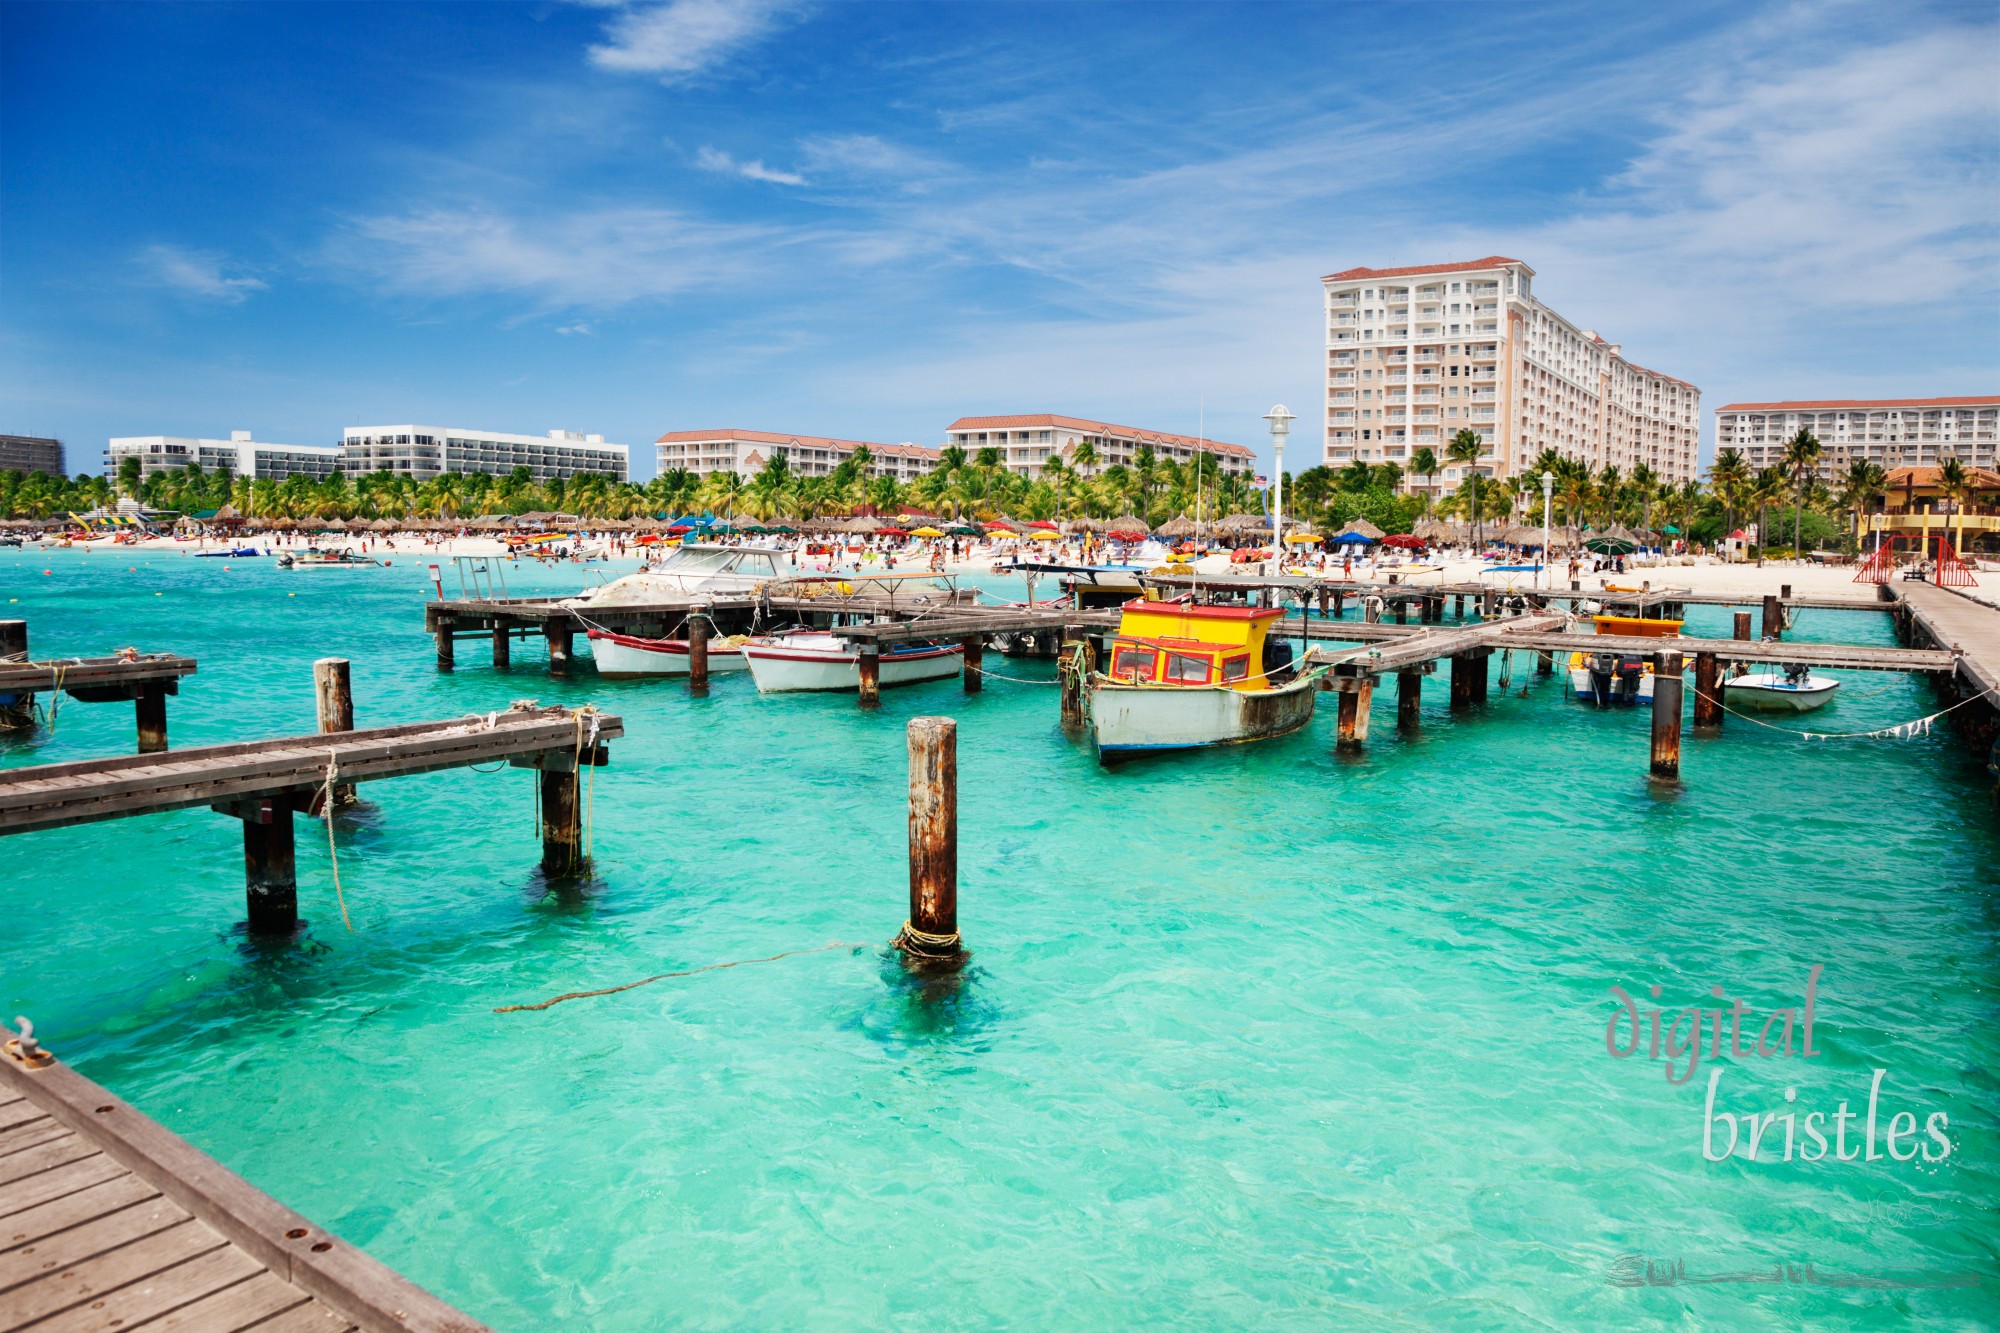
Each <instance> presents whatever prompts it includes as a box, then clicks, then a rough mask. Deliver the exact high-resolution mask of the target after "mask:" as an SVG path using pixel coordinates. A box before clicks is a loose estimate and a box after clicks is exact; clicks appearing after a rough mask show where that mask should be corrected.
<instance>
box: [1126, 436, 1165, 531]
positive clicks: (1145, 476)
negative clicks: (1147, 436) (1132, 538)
mask: <svg viewBox="0 0 2000 1333" xmlns="http://www.w3.org/2000/svg"><path fill="white" fill-rule="evenodd" d="M1158 466H1159V458H1158V456H1157V455H1156V454H1154V452H1153V446H1152V445H1150V444H1142V445H1140V446H1139V447H1138V448H1137V449H1134V450H1133V451H1132V471H1133V473H1134V474H1135V475H1137V477H1138V478H1139V513H1140V515H1141V516H1144V515H1146V514H1148V513H1150V512H1151V511H1152V507H1153V482H1154V480H1155V477H1154V473H1155V472H1156V471H1157V470H1158Z"/></svg>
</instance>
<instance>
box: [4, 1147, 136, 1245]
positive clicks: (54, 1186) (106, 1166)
mask: <svg viewBox="0 0 2000 1333" xmlns="http://www.w3.org/2000/svg"><path fill="white" fill-rule="evenodd" d="M124 1174H125V1168H124V1167H123V1166H121V1165H120V1164H119V1163H117V1162H115V1161H113V1160H111V1159H110V1158H109V1157H106V1156H104V1155H103V1154H102V1153H99V1154H97V1155H96V1156H94V1157H86V1158H83V1159H82V1160H81V1161H76V1162H70V1163H67V1164H66V1165H63V1166H59V1167H57V1168H56V1169H55V1170H53V1171H44V1172H42V1173H41V1174H40V1175H35V1176H28V1177H26V1178H25V1179H22V1180H17V1181H14V1182H13V1183H11V1184H9V1185H8V1186H7V1187H6V1188H5V1189H0V1229H4V1228H5V1227H7V1226H10V1225H12V1223H11V1222H10V1221H9V1220H7V1219H11V1218H12V1217H13V1216H14V1215H15V1214H17V1213H23V1212H26V1211H27V1210H28V1209H30V1208H33V1207H35V1206H36V1205H37V1204H43V1203H47V1202H48V1201H49V1200H51V1199H60V1198H62V1197H63V1196H64V1195H65V1194H73V1193H75V1192H76V1191H77V1190H80V1189H85V1188H87V1187H89V1186H91V1185H96V1184H99V1183H101V1182H103V1181H106V1180H110V1179H111V1178H112V1177H114V1176H122V1175H124Z"/></svg>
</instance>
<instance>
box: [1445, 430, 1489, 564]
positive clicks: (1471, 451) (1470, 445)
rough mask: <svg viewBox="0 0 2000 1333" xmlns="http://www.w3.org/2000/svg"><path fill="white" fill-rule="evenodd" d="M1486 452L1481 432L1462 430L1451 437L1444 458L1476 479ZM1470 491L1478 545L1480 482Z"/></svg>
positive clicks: (1474, 536)
mask: <svg viewBox="0 0 2000 1333" xmlns="http://www.w3.org/2000/svg"><path fill="white" fill-rule="evenodd" d="M1485 452H1486V442H1485V441H1484V440H1482V439H1480V438H1479V432H1478V431H1476V430H1470V429H1468V430H1462V431H1460V432H1459V433H1458V434H1456V435H1454V436H1452V437H1451V443H1449V444H1447V445H1446V446H1445V450H1444V456H1445V457H1446V458H1447V459H1449V460H1450V461H1452V462H1454V463H1459V464H1462V465H1463V466H1464V467H1465V470H1466V476H1467V478H1468V479H1476V478H1477V477H1478V476H1479V468H1478V463H1479V455H1481V454H1483V453H1485ZM1469 489H1470V492H1471V500H1472V540H1473V542H1474V543H1475V544H1477V543H1478V541H1479V490H1480V487H1479V483H1478V481H1477V480H1473V484H1472V486H1471V487H1470V488H1469Z"/></svg>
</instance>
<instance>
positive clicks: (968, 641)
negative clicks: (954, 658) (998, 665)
mask: <svg viewBox="0 0 2000 1333" xmlns="http://www.w3.org/2000/svg"><path fill="white" fill-rule="evenodd" d="M958 646H959V647H960V648H961V649H963V650H964V652H965V664H964V666H963V667H962V668H961V674H962V675H963V676H964V684H965V692H966V693H967V694H977V693H979V692H980V690H982V689H984V688H985V679H984V677H985V675H986V670H985V667H986V636H985V635H983V634H965V635H961V636H959V640H958Z"/></svg>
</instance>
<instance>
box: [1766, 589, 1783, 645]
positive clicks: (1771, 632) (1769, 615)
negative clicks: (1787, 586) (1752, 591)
mask: <svg viewBox="0 0 2000 1333" xmlns="http://www.w3.org/2000/svg"><path fill="white" fill-rule="evenodd" d="M1764 637H1765V638H1767V639H1770V640H1772V641H1774V642H1775V641H1776V640H1778V639H1782V638H1784V637H1785V604H1784V603H1783V602H1781V601H1779V600H1778V599H1777V598H1775V597H1766V598H1765V599H1764Z"/></svg>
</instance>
